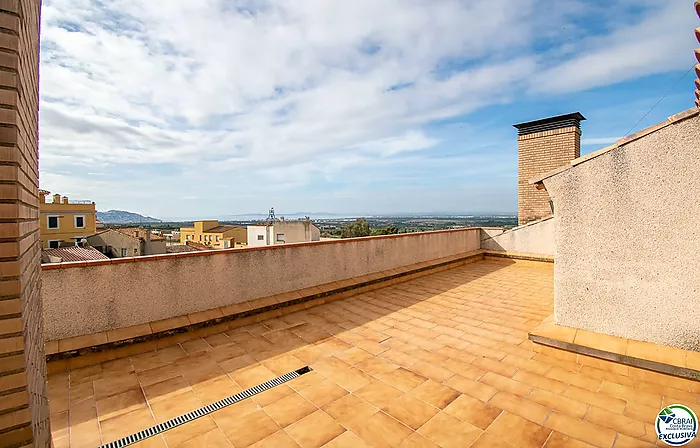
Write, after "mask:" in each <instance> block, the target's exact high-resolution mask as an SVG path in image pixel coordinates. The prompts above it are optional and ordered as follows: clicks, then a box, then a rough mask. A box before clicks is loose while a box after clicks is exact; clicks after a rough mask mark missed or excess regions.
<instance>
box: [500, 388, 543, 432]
mask: <svg viewBox="0 0 700 448" xmlns="http://www.w3.org/2000/svg"><path fill="white" fill-rule="evenodd" d="M488 404H489V405H491V406H493V407H496V408H499V409H503V410H504V411H508V412H510V413H512V414H515V415H518V416H520V417H523V418H525V419H527V420H530V421H532V422H534V423H537V424H542V423H543V422H544V421H545V420H546V419H547V416H548V415H549V413H550V411H551V410H550V409H549V408H547V407H545V406H541V405H539V404H536V403H533V402H531V401H528V400H526V399H524V398H520V397H518V396H517V395H513V394H511V393H508V392H498V393H497V394H496V395H494V396H493V398H491V399H490V400H489V403H488Z"/></svg>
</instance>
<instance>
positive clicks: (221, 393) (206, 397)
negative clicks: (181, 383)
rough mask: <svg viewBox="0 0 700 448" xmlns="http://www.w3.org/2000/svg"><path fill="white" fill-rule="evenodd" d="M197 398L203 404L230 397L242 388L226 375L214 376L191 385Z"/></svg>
mask: <svg viewBox="0 0 700 448" xmlns="http://www.w3.org/2000/svg"><path fill="white" fill-rule="evenodd" d="M192 390H193V391H194V393H195V395H197V398H199V400H200V401H201V402H202V405H203V406H206V405H208V404H211V403H214V402H216V401H219V400H222V399H224V398H227V397H230V396H231V395H234V394H237V393H238V392H240V391H241V390H243V389H242V388H241V387H240V386H239V385H238V384H236V382H235V381H233V380H232V379H231V378H229V377H227V376H222V377H218V378H214V379H212V380H207V381H204V382H202V383H196V384H194V385H193V386H192Z"/></svg>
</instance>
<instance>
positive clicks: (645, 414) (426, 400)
mask: <svg viewBox="0 0 700 448" xmlns="http://www.w3.org/2000/svg"><path fill="white" fill-rule="evenodd" d="M552 288H553V265H552V263H541V262H532V261H520V260H511V259H493V258H487V259H485V260H484V261H477V262H474V263H471V264H467V265H464V266H459V267H455V268H452V269H447V270H443V271H441V272H437V273H434V274H430V275H427V276H423V277H419V278H414V279H412V280H409V281H405V282H402V283H397V284H393V285H391V286H388V287H384V288H381V289H375V290H373V291H368V292H364V293H361V294H359V295H355V296H353V297H348V298H344V299H342V300H337V301H334V302H331V303H326V304H323V305H319V306H315V307H311V308H308V309H303V310H301V311H297V312H294V313H291V314H286V315H280V316H278V317H274V318H268V319H265V320H261V321H260V322H257V323H253V324H249V325H246V326H238V327H235V326H233V325H231V327H232V328H229V329H227V330H225V331H222V332H220V333H217V334H211V335H209V336H206V337H204V338H195V339H191V340H188V341H184V342H181V343H171V345H168V346H160V347H158V348H157V349H156V350H152V351H147V352H145V353H140V354H138V355H133V356H130V357H125V358H121V359H116V360H112V361H108V362H103V363H101V364H97V365H92V366H88V367H83V368H75V369H72V370H70V371H67V372H60V373H54V374H51V375H50V376H49V386H48V387H49V399H50V410H51V429H52V436H53V440H54V444H55V446H56V447H67V446H72V447H80V446H93V447H94V446H97V445H99V444H101V443H108V442H112V441H114V440H117V439H119V438H121V437H124V436H127V435H130V434H132V433H135V432H137V431H140V430H142V429H145V428H147V427H149V426H151V425H154V424H156V423H160V422H163V421H165V420H167V419H170V418H173V417H176V416H179V415H181V414H184V413H186V412H189V411H192V410H194V409H197V408H200V407H202V406H204V405H207V404H210V403H212V402H214V401H216V400H219V399H222V398H225V397H228V396H230V395H232V394H235V393H237V392H239V391H241V390H243V389H247V388H250V387H253V386H255V385H258V384H260V383H262V382H264V381H267V380H270V379H272V378H274V377H276V376H279V375H282V374H285V373H287V372H289V371H292V370H295V369H298V368H300V367H303V366H307V365H308V366H310V367H311V368H312V369H313V370H312V371H311V372H310V373H307V374H306V375H303V376H301V377H300V378H297V379H294V380H292V381H290V382H288V383H286V384H282V385H279V386H277V387H274V388H272V389H271V390H269V391H267V392H264V393H262V394H259V395H255V396H253V397H252V398H248V399H246V400H243V401H241V402H239V403H237V404H235V405H233V406H230V407H227V408H224V409H222V410H219V411H216V412H214V413H212V414H210V415H208V416H205V417H202V418H199V419H196V420H194V421H192V422H189V423H186V424H184V425H182V426H180V427H177V428H174V429H171V430H168V431H165V432H164V433H163V434H162V435H158V436H156V437H153V438H150V439H147V440H146V441H144V442H140V444H138V445H135V446H149V447H150V446H153V447H156V446H159V447H161V446H162V447H165V446H167V447H171V448H172V447H177V446H182V447H200V446H221V447H231V446H233V447H235V448H239V447H248V446H266V447H270V446H272V447H286V446H290V447H296V446H302V447H320V446H327V447H366V446H371V447H377V448H381V447H438V446H441V447H445V448H448V447H470V446H471V447H492V446H504V447H509V446H515V447H542V446H544V447H561V446H567V447H584V446H589V444H590V445H593V446H601V447H612V446H615V447H626V446H652V445H653V444H655V443H656V442H657V440H658V439H657V437H656V433H655V431H654V427H653V422H654V418H655V417H656V414H657V413H658V410H659V409H660V408H661V406H662V405H663V404H669V403H675V402H682V403H685V404H688V405H691V406H692V405H693V404H698V403H700V401H699V397H698V394H700V382H694V381H691V380H687V379H681V378H676V377H672V376H667V375H662V374H659V373H655V372H650V371H647V370H642V369H638V368H635V367H630V366H626V365H622V364H617V363H613V362H608V361H604V360H600V359H596V358H592V357H588V356H584V355H580V354H575V353H571V352H567V351H563V350H557V349H553V348H549V347H545V346H541V345H537V344H534V343H533V342H531V341H530V340H528V331H530V330H532V329H534V328H535V327H537V326H539V325H540V324H541V323H542V321H544V320H545V319H547V317H548V316H549V315H550V314H551V313H552V303H553V291H552Z"/></svg>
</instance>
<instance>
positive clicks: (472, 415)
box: [444, 395, 501, 429]
mask: <svg viewBox="0 0 700 448" xmlns="http://www.w3.org/2000/svg"><path fill="white" fill-rule="evenodd" d="M444 411H445V412H446V413H447V414H450V415H451V416H453V417H457V418H458V419H460V420H464V421H465V422H467V423H470V424H472V425H474V426H476V427H477V428H481V429H486V428H488V426H489V425H490V424H491V423H492V422H493V421H494V420H495V419H496V417H498V415H499V414H500V413H501V409H499V408H495V407H492V406H489V405H487V404H484V403H483V402H482V401H479V400H477V399H476V398H472V397H470V396H468V395H460V396H459V397H457V399H456V400H455V401H453V402H452V403H450V404H449V405H448V406H447V407H446V408H445V409H444Z"/></svg>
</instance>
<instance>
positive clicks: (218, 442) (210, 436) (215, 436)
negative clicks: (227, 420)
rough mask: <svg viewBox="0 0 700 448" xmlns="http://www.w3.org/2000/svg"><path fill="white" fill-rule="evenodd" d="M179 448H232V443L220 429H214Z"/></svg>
mask: <svg viewBox="0 0 700 448" xmlns="http://www.w3.org/2000/svg"><path fill="white" fill-rule="evenodd" d="M178 447H179V448H200V447H207V448H209V447H211V448H232V445H231V443H230V442H229V441H228V439H227V438H226V435H224V432H223V431H222V430H221V429H219V428H216V429H213V430H211V431H209V432H206V433H204V434H200V435H198V436H197V437H194V438H192V439H190V440H188V441H186V442H184V443H183V444H181V445H178Z"/></svg>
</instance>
